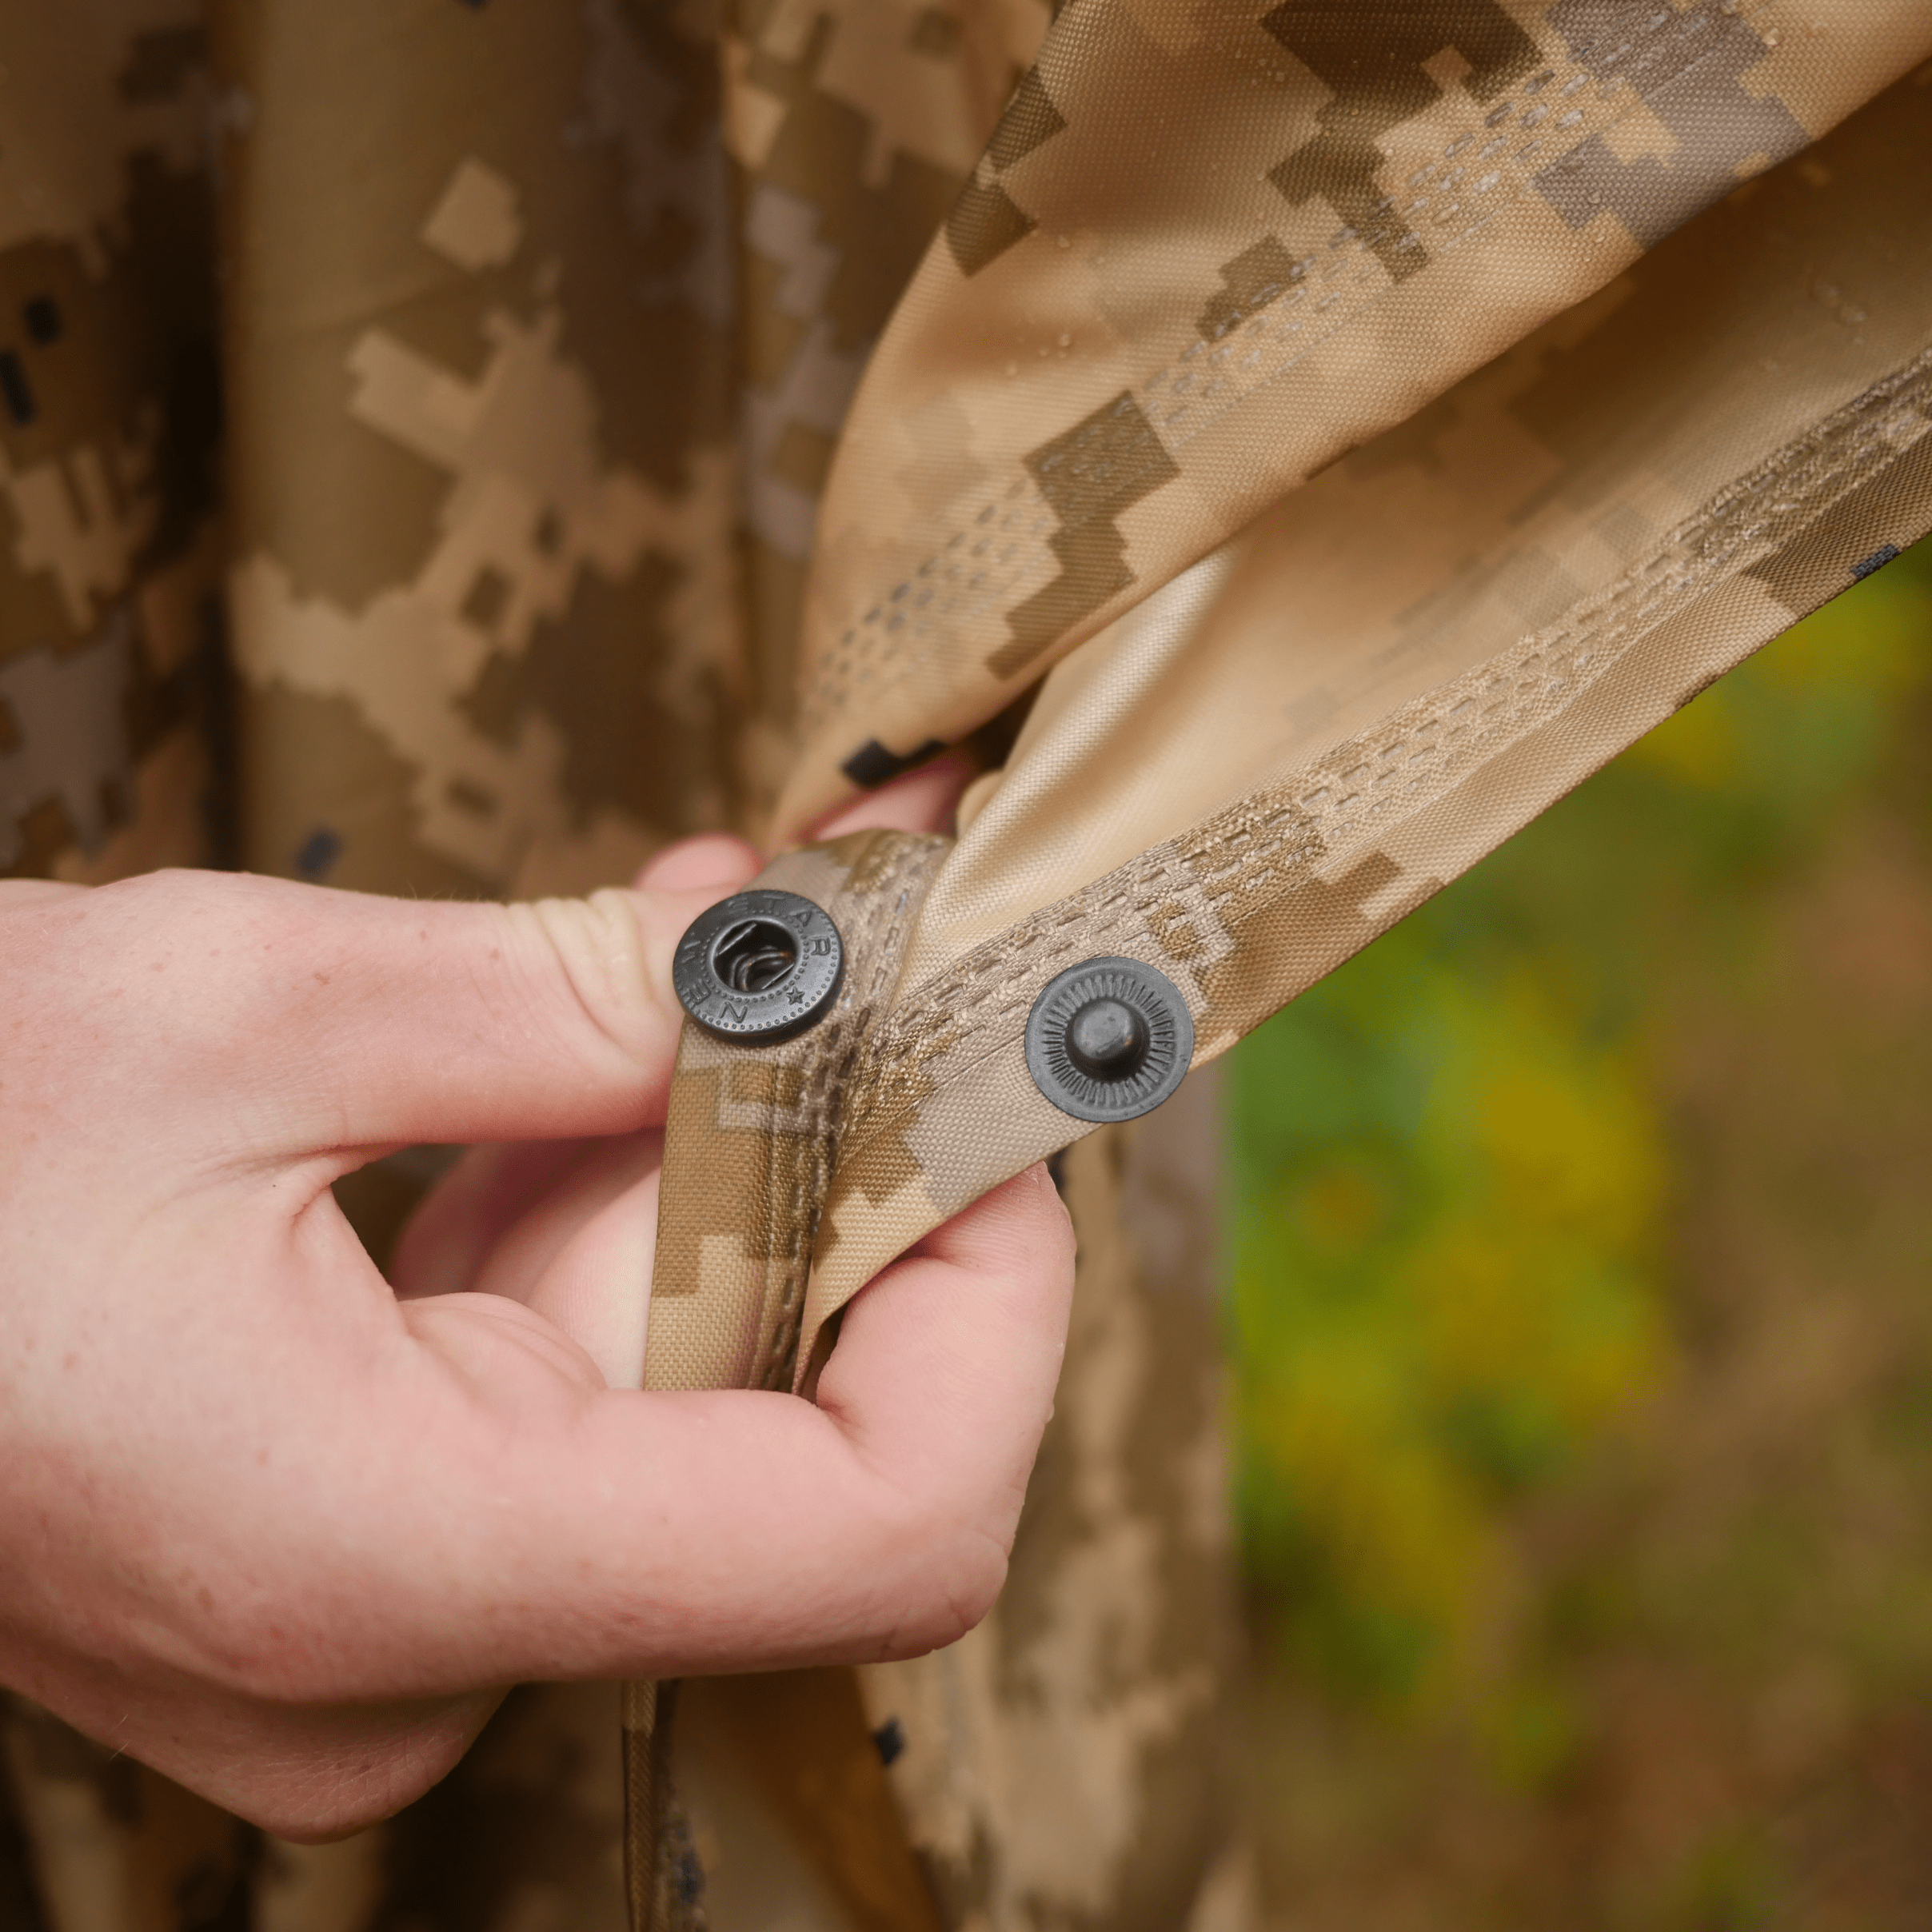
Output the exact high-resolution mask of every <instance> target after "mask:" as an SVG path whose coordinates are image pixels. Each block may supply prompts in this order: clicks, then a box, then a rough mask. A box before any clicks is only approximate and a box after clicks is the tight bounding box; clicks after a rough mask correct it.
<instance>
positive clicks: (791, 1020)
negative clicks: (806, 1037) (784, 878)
mask: <svg viewBox="0 0 1932 1932" xmlns="http://www.w3.org/2000/svg"><path fill="white" fill-rule="evenodd" d="M844 972H845V948H844V942H843V941H842V940H840V937H839V929H838V928H837V927H836V926H835V925H834V924H832V920H831V916H829V915H828V913H827V912H825V911H824V908H822V907H820V906H816V905H814V904H812V901H811V900H809V899H804V898H801V897H800V896H799V895H798V894H797V893H796V892H771V891H768V890H764V889H763V888H753V889H752V891H750V892H736V893H734V894H733V895H732V896H731V897H730V898H729V899H725V900H720V901H719V903H718V904H717V905H714V906H713V907H712V908H711V909H710V910H709V912H701V913H700V914H699V915H698V916H697V918H696V919H694V920H693V921H692V922H691V924H690V927H689V929H688V930H687V931H686V932H685V936H684V937H683V938H682V939H681V940H679V941H678V942H677V955H676V956H675V957H674V959H673V961H672V964H671V981H672V984H673V985H674V986H675V987H676V988H677V997H678V999H679V1000H680V1002H681V1004H683V1007H684V1009H685V1012H687V1013H689V1015H690V1016H691V1017H692V1018H693V1020H696V1021H697V1023H698V1024H699V1025H700V1026H701V1027H703V1028H705V1031H706V1032H711V1033H716V1034H717V1035H718V1036H720V1037H721V1038H722V1039H725V1040H743V1041H745V1042H746V1043H748V1044H756V1045H764V1044H768V1043H770V1042H772V1041H774V1040H789V1039H790V1038H791V1037H792V1035H793V1034H794V1033H802V1032H804V1030H805V1028H807V1027H808V1026H810V1025H811V1024H812V1023H813V1022H814V1021H815V1020H819V1019H820V1018H822V1017H823V1016H824V1014H825V1012H826V1011H827V1010H828V1008H830V1006H831V1004H832V1001H833V1000H836V998H837V997H838V992H839V982H840V980H841V979H842V978H843V977H844Z"/></svg>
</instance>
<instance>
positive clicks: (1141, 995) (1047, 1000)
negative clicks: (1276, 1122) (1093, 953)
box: [1026, 959, 1194, 1120]
mask: <svg viewBox="0 0 1932 1932" xmlns="http://www.w3.org/2000/svg"><path fill="white" fill-rule="evenodd" d="M1193 1057H1194V1017H1193V1016H1192V1014H1191V1013H1190V1012H1188V1003H1187V1001H1186V1000H1184V999H1183V998H1182V997H1181V993H1180V988H1179V987H1178V986H1176V984H1174V982H1173V981H1172V980H1170V979H1169V978H1168V976H1167V975H1166V974H1165V973H1164V972H1156V971H1155V969H1154V968H1152V966H1144V965H1143V964H1141V963H1140V960H1125V959H1097V960H1084V961H1083V962H1082V963H1081V964H1080V965H1078V966H1069V967H1068V968H1067V970H1066V971H1065V972H1063V973H1061V974H1060V975H1059V976H1057V977H1056V978H1054V979H1052V980H1048V983H1047V984H1046V985H1045V987H1044V988H1042V990H1041V992H1040V997H1039V998H1038V999H1037V1000H1035V1001H1034V1002H1033V1010H1032V1012H1031V1013H1029V1014H1028V1016H1027V1027H1026V1062H1027V1071H1028V1072H1029V1073H1030V1074H1032V1076H1033V1084H1034V1085H1035V1086H1036V1087H1037V1088H1039V1089H1040V1092H1042V1093H1043V1094H1044V1095H1045V1096H1046V1097H1047V1098H1048V1100H1051V1101H1052V1103H1053V1104H1054V1105H1055V1106H1056V1107H1057V1108H1059V1109H1060V1112H1062V1113H1064V1114H1071V1115H1072V1116H1073V1117H1074V1119H1075V1120H1134V1119H1136V1118H1137V1117H1138V1116H1140V1115H1141V1114H1144V1113H1148V1112H1152V1110H1153V1109H1154V1108H1156V1107H1158V1106H1159V1105H1160V1104H1161V1102H1162V1101H1163V1100H1165V1099H1167V1097H1168V1095H1169V1094H1171V1093H1172V1092H1173V1091H1174V1089H1175V1088H1176V1087H1178V1086H1179V1085H1180V1084H1181V1081H1182V1080H1183V1078H1184V1076H1186V1074H1187V1071H1188V1062H1189V1061H1190V1060H1192V1059H1193Z"/></svg>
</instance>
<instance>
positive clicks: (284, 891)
mask: <svg viewBox="0 0 1932 1932" xmlns="http://www.w3.org/2000/svg"><path fill="white" fill-rule="evenodd" d="M730 890H732V884H729V883H726V882H725V881H718V882H716V883H713V884H706V885H705V886H703V887H701V888H697V889H694V890H683V891H679V890H672V889H666V888H655V889H645V890H641V891H621V890H617V889H613V890H609V891H606V892H597V893H595V894H593V896H591V897H590V898H589V899H586V900H541V901H539V902H537V904H527V905H489V904H421V903H417V902H412V901H409V900H395V899H381V898H376V897H373V896H367V895H363V894H358V893H353V892H329V891H325V890H324V889H322V888H317V887H313V886H303V885H295V884H287V883H285V882H283V881H281V880H270V879H257V878H249V877H229V876H221V875H218V874H212V873H195V872H174V873H162V874H154V875H150V876H146V877H144V878H141V879H136V880H129V881H127V882H126V884H121V885H114V886H105V887H102V888H100V889H99V890H98V891H95V892H87V893H85V894H82V895H78V896H75V897H74V898H71V899H64V900H53V901H50V902H49V903H47V904H45V905H44V906H29V907H26V908H22V911H21V912H20V913H19V914H18V916H16V917H15V918H14V919H13V920H9V921H8V924H9V927H10V928H24V927H32V928H34V931H32V932H24V931H22V932H18V933H17V935H15V936H17V938H18V942H19V943H18V944H16V945H12V946H9V947H7V948H5V950H6V952H8V953H9V954H10V959H9V960H7V962H6V964H8V965H9V966H10V967H11V966H13V965H14V964H18V965H19V967H20V968H22V970H23V971H24V972H26V973H27V974H28V975H29V976H30V977H33V978H35V979H44V980H46V981H47V986H46V997H47V1000H48V1001H49V1004H48V1006H47V1010H49V1011H53V1012H59V1011H62V1010H66V1011H69V1012H73V1011H74V1010H75V1008H76V1003H77V1001H78V1004H79V1008H80V1011H81V1012H82V1013H83V1014H84V1015H85V1016H86V1017H87V1019H88V1020H90V1022H91V1023H94V1024H95V1025H96V1028H97V1030H96V1032H95V1034H94V1037H95V1038H96V1039H97V1040H98V1038H99V1032H98V1028H99V1027H100V1026H105V1027H106V1028H107V1029H109V1030H110V1032H113V1033H114V1034H125V1035H126V1040H125V1041H124V1042H122V1041H119V1040H117V1041H116V1042H115V1043H114V1044H124V1045H125V1049H126V1050H125V1051H123V1052H118V1053H112V1052H110V1053H108V1054H105V1055H103V1054H99V1053H95V1054H92V1055H90V1056H88V1060H89V1064H91V1065H93V1066H94V1067H95V1068H99V1069H102V1072H101V1074H100V1075H98V1077H104V1078H105V1077H111V1078H112V1079H114V1081H115V1082H116V1084H117V1089H118V1094H119V1096H120V1098H121V1099H122V1100H123V1101H124V1102H126V1101H129V1100H134V1101H136V1102H138V1101H139V1100H141V1099H143V1098H146V1099H147V1100H153V1101H157V1102H165V1104H166V1105H167V1107H168V1108H169V1109H170V1116H171V1118H172V1120H173V1121H174V1124H175V1125H176V1126H177V1128H178V1130H179V1131H180V1132H184V1133H186V1134H190V1135H195V1134H196V1129H197V1127H199V1128H201V1129H202V1130H203V1132H205V1133H206V1134H211V1135H213V1136H214V1138H215V1141H216V1144H218V1145H232V1144H234V1141H235V1139H236V1135H237V1130H238V1127H240V1128H242V1129H244V1130H245V1132H246V1136H247V1152H249V1155H250V1156H251V1157H254V1158H259V1157H261V1156H263V1155H265V1154H267V1155H270V1156H273V1155H274V1154H276V1153H281V1154H285V1155H289V1156H299V1155H302V1154H307V1153H311V1152H320V1151H322V1150H325V1149H330V1148H360V1147H369V1146H376V1145H385V1144H402V1143H408V1142H412V1141H418V1140H449V1141H456V1140H462V1141H469V1140H511V1139H518V1138H528V1139H549V1138H553V1137H556V1136H565V1135H589V1134H614V1133H623V1132H629V1131H631V1130H633V1129H635V1128H639V1127H641V1126H645V1125H648V1124H651V1123H653V1122H655V1121H657V1120H661V1119H662V1118H663V1117H664V1108H665V1097H666V1092H667V1089H668V1088H669V1081H670V1075H671V1067H672V1062H673V1058H674V1056H675V1055H676V1052H677V1036H678V1030H679V1028H680V1025H681V1022H682V1018H683V1015H682V1012H681V1008H679V1006H678V1004H677V997H676V996H675V994H674V992H673V988H672V984H671V962H672V956H673V952H674V950H675V948H676V947H677V942H678V940H679V939H680V938H681V936H682V935H683V933H684V931H685V928H686V927H687V926H688V925H689V924H690V922H691V920H693V919H694V918H695V917H696V916H697V914H698V913H699V912H701V911H703V909H704V908H705V907H706V906H707V905H709V904H712V903H713V902H714V901H715V900H717V899H718V898H720V897H721V896H723V895H724V894H725V893H726V892H728V891H730ZM52 1057H53V1058H54V1060H58V1059H59V1058H60V1057H61V1056H60V1055H59V1054H58V1051H56V1052H54V1054H53V1055H52ZM53 1071H54V1074H55V1076H56V1077H58V1067H56V1068H54V1069H53ZM143 1084H146V1085H150V1086H153V1087H154V1088H157V1089H158V1092H155V1093H153V1094H150V1095H146V1096H142V1095H141V1094H139V1093H138V1092H130V1089H138V1088H140V1087H141V1086H142V1085H143ZM123 1111H124V1112H126V1113H128V1114H129V1115H130V1116H131V1115H132V1114H133V1113H134V1112H139V1111H140V1110H139V1108H138V1106H137V1107H135V1108H124V1109H123ZM197 1137H200V1136H197Z"/></svg>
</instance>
